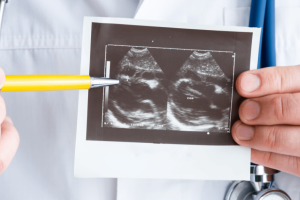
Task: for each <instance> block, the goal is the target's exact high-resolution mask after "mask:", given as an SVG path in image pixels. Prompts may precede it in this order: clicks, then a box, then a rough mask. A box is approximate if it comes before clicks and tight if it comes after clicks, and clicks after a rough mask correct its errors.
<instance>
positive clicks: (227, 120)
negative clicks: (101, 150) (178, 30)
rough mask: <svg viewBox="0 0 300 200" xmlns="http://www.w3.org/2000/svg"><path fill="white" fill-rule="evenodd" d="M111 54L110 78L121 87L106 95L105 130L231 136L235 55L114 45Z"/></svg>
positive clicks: (108, 90)
mask: <svg viewBox="0 0 300 200" xmlns="http://www.w3.org/2000/svg"><path fill="white" fill-rule="evenodd" d="M105 53H106V58H105V68H104V69H105V76H106V77H111V78H116V79H119V80H120V84H119V85H117V86H114V87H110V88H106V89H105V90H104V91H103V96H104V98H103V99H104V101H105V102H104V103H103V108H102V111H103V113H102V114H103V117H102V122H101V123H102V127H104V128H123V129H152V130H172V131H200V132H230V125H231V111H232V96H233V82H234V81H233V78H234V68H235V66H234V65H235V62H234V59H235V53H234V52H230V51H213V50H198V49H180V48H164V47H145V46H130V45H115V44H109V45H106V52H105ZM220 57H226V58H229V63H230V65H229V67H228V64H227V65H226V68H224V67H221V66H222V63H220V62H222V59H218V58H220ZM227 60H228V59H227ZM218 62H219V63H218ZM223 62H225V61H224V60H223ZM223 66H224V64H223Z"/></svg>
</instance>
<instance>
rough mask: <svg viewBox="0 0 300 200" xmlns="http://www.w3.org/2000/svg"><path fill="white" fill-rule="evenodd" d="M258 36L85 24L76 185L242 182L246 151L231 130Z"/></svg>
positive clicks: (175, 26) (254, 32) (196, 27)
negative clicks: (102, 82)
mask: <svg viewBox="0 0 300 200" xmlns="http://www.w3.org/2000/svg"><path fill="white" fill-rule="evenodd" d="M259 44H260V29H257V28H248V27H227V26H208V25H200V24H189V23H174V22H162V21H151V20H138V19H122V18H98V17H86V18H85V19H84V27H83V42H82V55H81V70H80V74H81V75H88V76H90V77H106V78H115V79H118V80H119V81H120V84H118V85H113V86H109V87H99V88H92V89H89V90H80V91H79V98H78V115H77V133H76V149H75V159H74V163H75V164H74V175H75V177H77V178H96V177H97V178H100V177H101V178H142V179H177V180H179V179H180V180H184V179H185V180H199V179H203V180H249V179H250V178H249V163H250V162H251V159H250V158H251V149H250V148H246V147H242V146H239V145H238V144H237V143H236V142H235V141H234V139H233V138H232V133H231V129H232V126H233V124H234V123H235V122H236V121H237V120H239V113H238V111H239V105H240V104H241V103H242V102H243V101H244V98H243V97H242V96H240V95H239V94H238V92H237V90H236V88H235V87H234V86H235V83H236V79H237V77H238V76H239V75H240V74H241V73H243V72H245V71H247V70H251V69H256V67H257V62H258V53H259Z"/></svg>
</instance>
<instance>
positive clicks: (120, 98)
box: [104, 48, 168, 130]
mask: <svg viewBox="0 0 300 200" xmlns="http://www.w3.org/2000/svg"><path fill="white" fill-rule="evenodd" d="M117 67H118V74H117V75H116V78H117V79H119V80H120V84H119V85H118V86H114V87H111V88H110V91H109V98H108V99H109V100H108V109H107V112H106V113H105V120H104V127H114V128H134V129H160V130H165V129H166V123H167V114H166V112H167V99H168V90H167V88H165V86H166V81H167V80H166V78H165V76H164V73H163V71H162V70H161V69H160V67H159V66H158V64H157V62H156V61H155V60H154V58H153V56H152V55H151V54H150V52H149V51H148V49H147V48H144V49H137V48H131V49H130V50H129V51H128V53H127V54H126V55H125V56H124V57H123V59H121V61H120V62H119V64H118V66H117Z"/></svg>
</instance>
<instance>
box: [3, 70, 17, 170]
mask: <svg viewBox="0 0 300 200" xmlns="http://www.w3.org/2000/svg"><path fill="white" fill-rule="evenodd" d="M4 81H5V74H4V71H3V70H2V69H1V68H0V88H2V86H3V84H4ZM0 123H1V132H0V174H2V173H3V172H4V170H5V169H6V168H7V167H8V165H9V164H10V162H11V160H12V159H13V157H14V155H15V153H16V151H17V149H18V146H19V141H20V139H19V134H18V131H17V130H16V128H15V127H14V126H13V123H12V120H11V119H10V118H9V117H8V116H6V107H5V102H4V99H3V98H2V97H1V96H0Z"/></svg>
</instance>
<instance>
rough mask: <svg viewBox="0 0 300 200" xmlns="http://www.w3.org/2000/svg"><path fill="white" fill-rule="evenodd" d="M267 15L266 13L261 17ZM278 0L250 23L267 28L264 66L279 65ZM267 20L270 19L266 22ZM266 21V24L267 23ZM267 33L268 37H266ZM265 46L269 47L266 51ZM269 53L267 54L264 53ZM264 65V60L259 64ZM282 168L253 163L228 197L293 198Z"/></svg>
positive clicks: (266, 3)
mask: <svg viewBox="0 0 300 200" xmlns="http://www.w3.org/2000/svg"><path fill="white" fill-rule="evenodd" d="M0 1H1V2H0V31H1V25H2V19H3V13H4V8H5V5H6V3H7V2H8V0H0ZM262 15H263V17H261V16H262ZM272 15H274V0H252V5H251V14H250V26H251V27H261V28H263V29H264V37H263V36H262V37H261V38H263V40H262V39H261V48H260V49H261V50H260V52H261V51H262V53H260V56H259V60H260V57H261V55H262V57H263V58H264V59H262V64H263V66H275V65H276V59H275V39H274V38H275V37H274V32H275V30H273V29H274V26H275V25H274V16H272ZM266 21H267V22H268V23H266ZM265 23H266V24H265ZM265 35H268V37H266V38H265ZM264 46H266V47H268V48H266V49H268V52H267V53H266V52H265V49H264ZM264 54H265V55H264ZM258 66H260V63H259V64H258ZM277 173H279V171H278V170H275V169H271V168H268V167H264V166H262V165H255V164H251V166H250V181H235V182H233V183H232V184H231V186H230V188H229V190H228V191H227V194H226V196H225V200H291V198H290V197H289V195H288V194H287V193H285V192H284V191H283V190H280V189H278V188H277V187H276V185H274V184H273V183H274V178H275V174H277Z"/></svg>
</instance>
